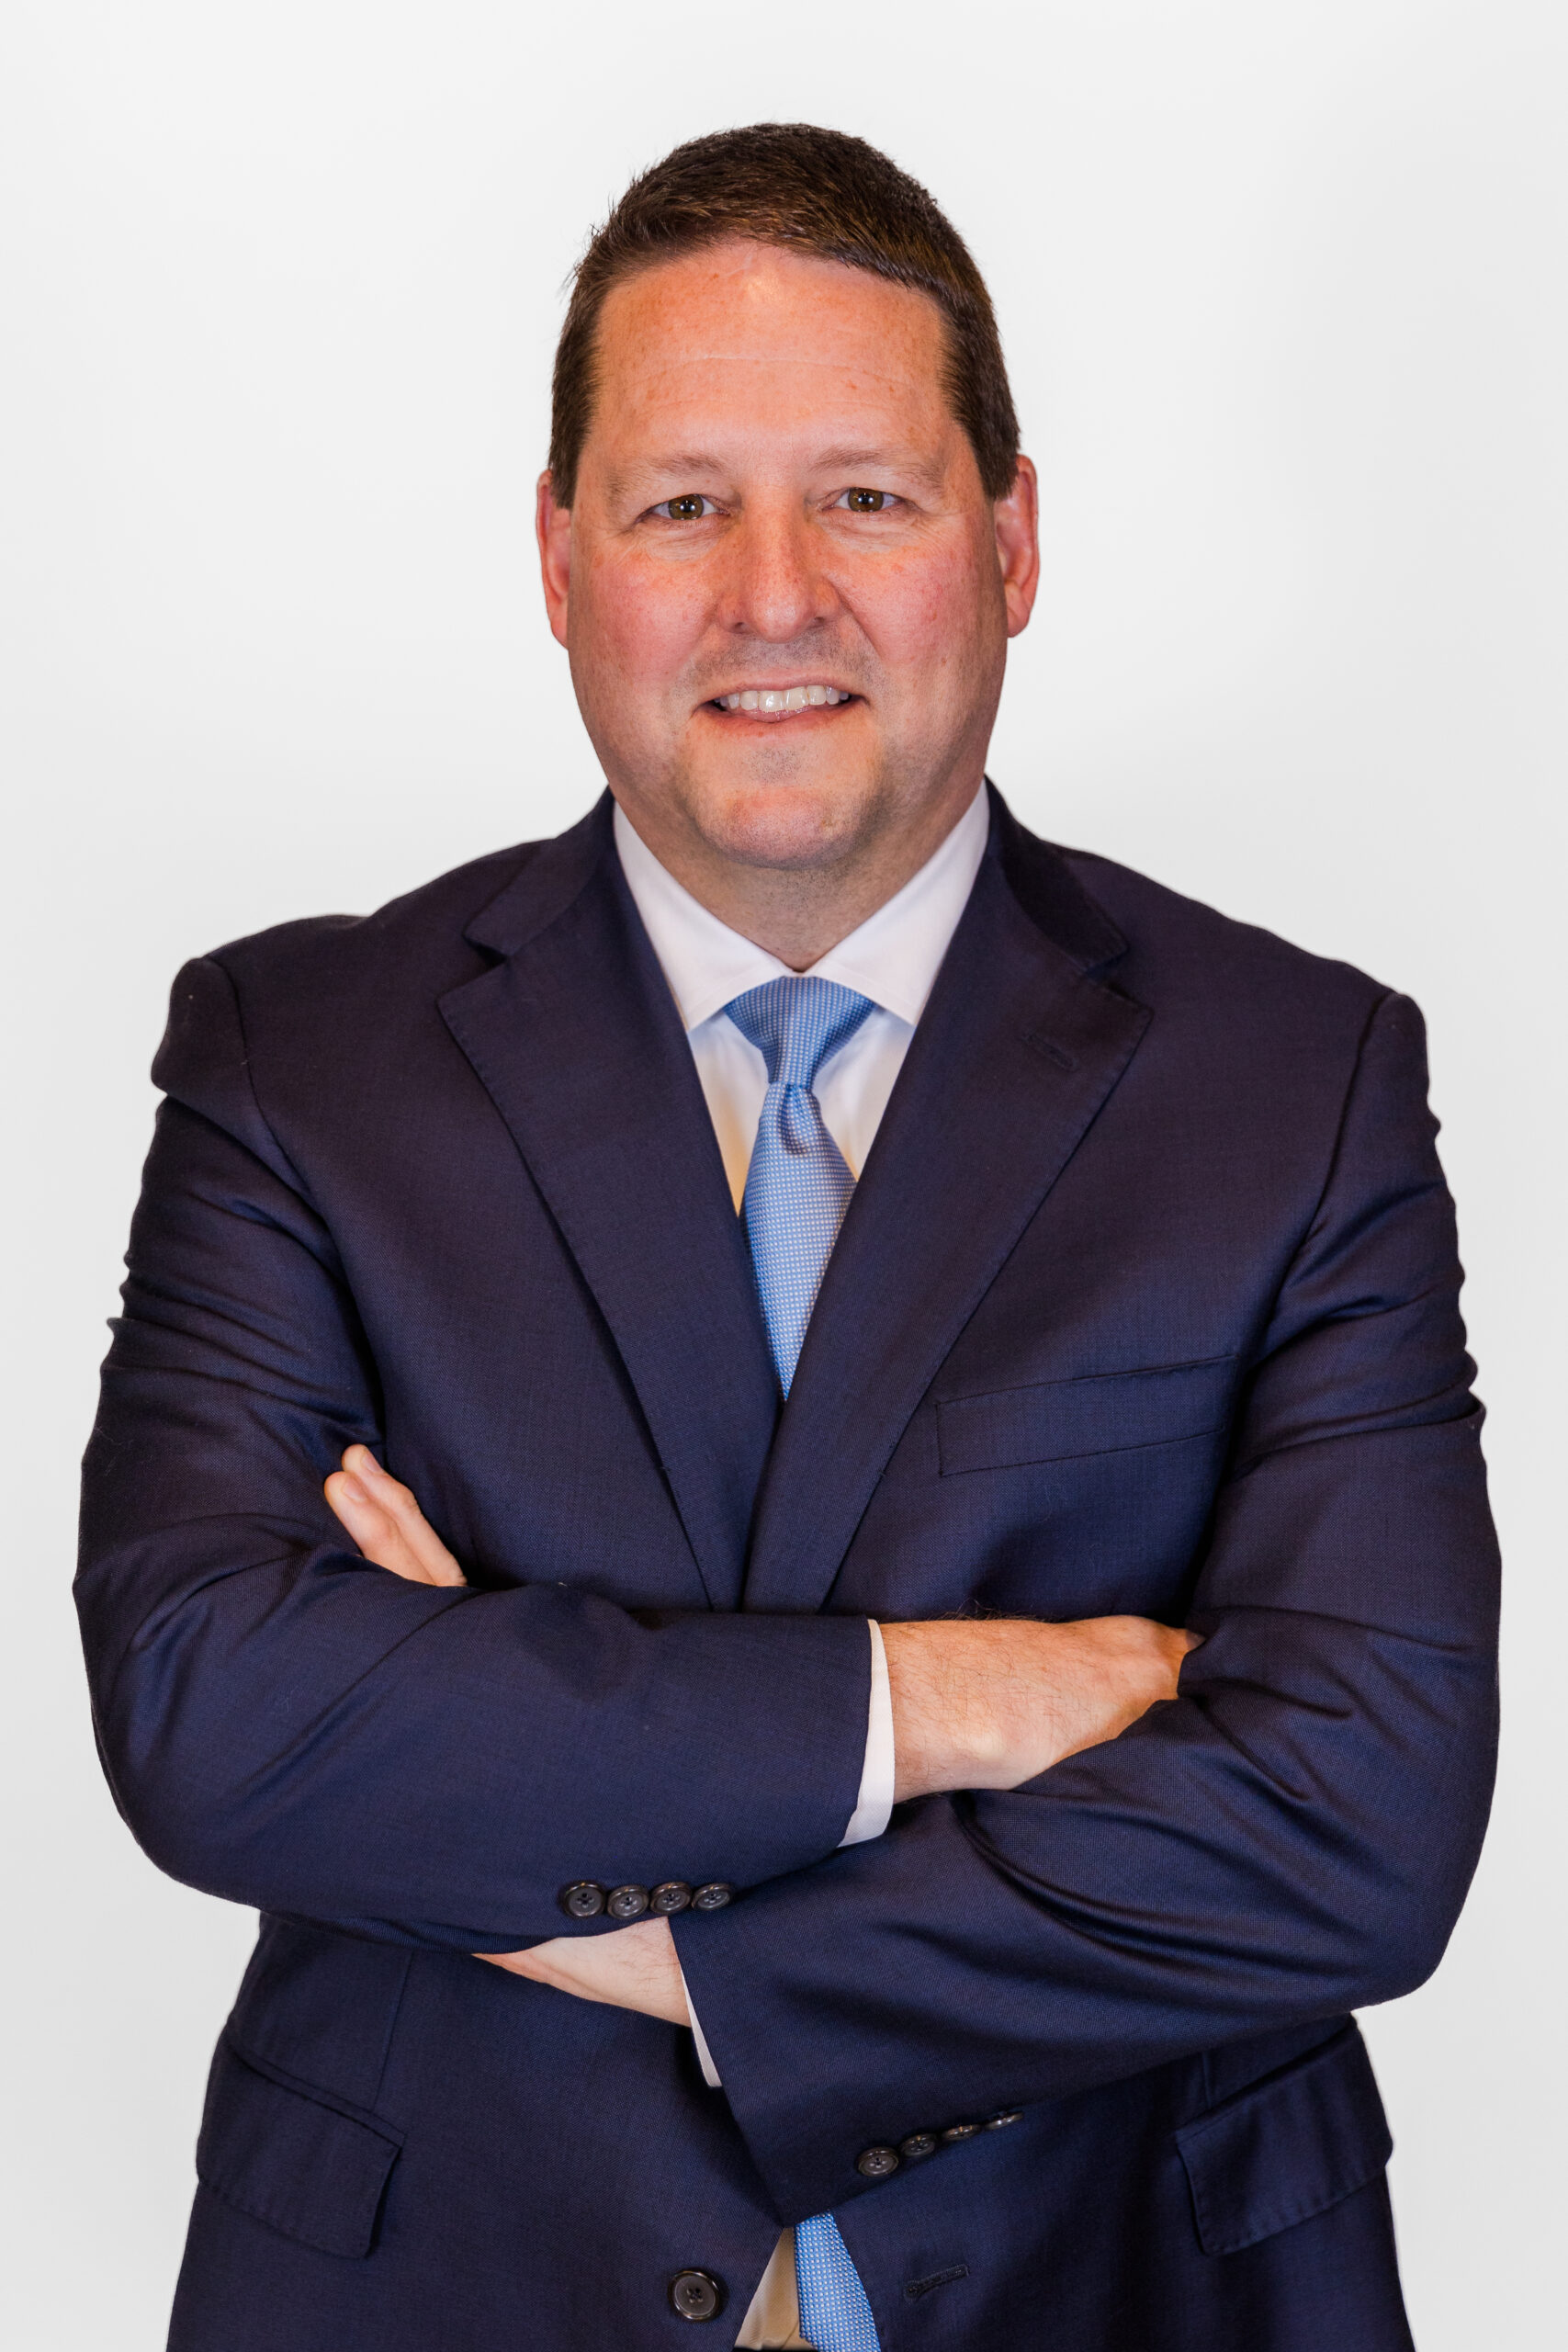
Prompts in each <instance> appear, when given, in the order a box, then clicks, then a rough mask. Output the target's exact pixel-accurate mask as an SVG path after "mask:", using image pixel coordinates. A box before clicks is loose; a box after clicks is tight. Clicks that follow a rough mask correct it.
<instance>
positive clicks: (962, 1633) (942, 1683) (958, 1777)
mask: <svg viewBox="0 0 1568 2352" xmlns="http://www.w3.org/2000/svg"><path fill="white" fill-rule="evenodd" d="M997 1630H998V1629H997V1628H996V1626H994V1625H982V1624H976V1623H975V1622H974V1621H973V1620H965V1619H953V1620H940V1619H939V1620H936V1621H934V1622H931V1623H914V1624H906V1625H885V1626H884V1627H883V1629H882V1639H883V1645H884V1649H885V1651H886V1658H887V1682H888V1692H889V1696H890V1699H891V1702H892V1709H893V1748H894V1756H895V1758H896V1761H897V1772H896V1777H895V1781H894V1799H895V1802H896V1803H899V1804H901V1803H903V1802H904V1800H905V1799H907V1798H908V1797H921V1796H932V1795H935V1794H937V1793H939V1792H942V1791H944V1790H948V1789H966V1788H984V1787H987V1786H989V1785H990V1784H991V1782H992V1781H993V1779H994V1777H995V1775H996V1773H997V1771H998V1768H999V1767H1000V1766H1001V1764H1002V1762H1003V1750H1004V1745H1005V1743H1004V1741H1003V1739H1002V1736H1001V1732H1000V1727H999V1724H998V1717H997V1713H996V1709H995V1706H994V1704H993V1702H992V1688H993V1675H992V1666H993V1664H994V1661H993V1659H992V1658H991V1657H990V1652H991V1651H992V1649H993V1648H994V1647H995V1639H994V1637H995V1634H996V1633H997ZM988 1637H989V1638H988Z"/></svg>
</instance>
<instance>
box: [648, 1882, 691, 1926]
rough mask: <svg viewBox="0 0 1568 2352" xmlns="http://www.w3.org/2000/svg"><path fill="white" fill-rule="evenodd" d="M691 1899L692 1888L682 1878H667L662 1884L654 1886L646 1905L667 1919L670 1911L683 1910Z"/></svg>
mask: <svg viewBox="0 0 1568 2352" xmlns="http://www.w3.org/2000/svg"><path fill="white" fill-rule="evenodd" d="M691 1899H692V1890H691V1888H690V1887H689V1886H688V1885H687V1884H686V1882H685V1880H684V1879H683V1878H667V1879H666V1880H665V1881H664V1883H663V1885H662V1886H656V1887H655V1888H654V1890H653V1893H652V1894H650V1895H649V1898H648V1907H649V1910H650V1911H654V1912H657V1913H658V1915H659V1917H660V1918H661V1919H667V1918H668V1917H670V1914H671V1912H672V1911H683V1910H684V1909H685V1907H686V1905H687V1904H688V1903H690V1901H691Z"/></svg>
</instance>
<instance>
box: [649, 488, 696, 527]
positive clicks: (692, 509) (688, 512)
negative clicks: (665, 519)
mask: <svg viewBox="0 0 1568 2352" xmlns="http://www.w3.org/2000/svg"><path fill="white" fill-rule="evenodd" d="M706 504H707V500H706V499H705V498H701V497H699V496H698V494H697V492H695V491H694V490H689V491H688V492H686V494H685V496H684V497H683V498H667V499H666V500H665V502H664V504H663V506H662V507H661V508H660V513H661V514H665V515H669V517H670V520H671V522H672V523H700V522H701V521H702V519H703V509H704V507H705V505H706Z"/></svg>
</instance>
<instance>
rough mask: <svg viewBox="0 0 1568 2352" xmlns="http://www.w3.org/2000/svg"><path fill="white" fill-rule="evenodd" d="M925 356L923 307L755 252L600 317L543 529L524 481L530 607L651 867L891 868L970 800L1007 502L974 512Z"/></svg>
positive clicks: (998, 657) (1019, 543) (1003, 567)
mask: <svg viewBox="0 0 1568 2352" xmlns="http://www.w3.org/2000/svg"><path fill="white" fill-rule="evenodd" d="M945 357H946V352H945V345H944V339H943V332H942V318H941V314H940V312H939V311H938V310H937V308H936V305H935V304H934V303H933V302H932V301H931V300H929V299H928V298H927V297H926V296H924V295H922V294H919V293H914V292H910V291H908V290H907V289H906V288H901V287H897V286H894V285H891V284H889V283H887V282H886V281H885V280H883V279H881V278H878V277H873V276H871V275H870V274H869V273H867V272H865V271H863V270H856V269H850V268H846V267H842V266H839V265H838V264H835V263H831V262H824V261H818V260H817V259H815V258H810V257H806V256H802V255H798V254H791V253H788V252H784V251H781V250H779V249H777V248H774V247H771V246H765V245H757V244H751V243H725V244H722V245H717V246H714V247H710V248H709V249H708V250H706V251H705V252H700V253H696V254H688V255H685V256H683V257H682V258H681V259H678V260H675V261H671V262H667V263H663V264H660V266H657V267H655V268H652V269H649V270H646V271H644V272H642V273H641V274H640V275H638V276H637V277H632V278H630V279H627V280H624V281H623V282H622V283H621V284H620V285H618V286H617V287H616V288H615V289H614V291H613V292H612V293H611V294H610V296H609V298H608V300H607V301H606V303H605V305H604V311H603V314H602V317H601V320H600V324H599V333H598V343H597V368H596V391H595V399H594V406H593V413H592V422H591V424H590V428H589V431H588V435H587V437H586V440H585V442H584V445H583V449H582V456H581V464H580V467H579V471H578V477H577V485H576V492H575V496H574V501H573V504H572V507H571V509H570V514H568V513H565V512H563V511H562V510H561V509H559V508H558V507H556V506H555V505H554V504H553V502H552V500H551V498H550V494H549V489H548V482H547V481H545V482H544V483H543V484H541V498H540V531H541V542H542V549H543V554H544V563H545V583H546V594H547V602H548V604H549V606H550V618H551V623H552V626H553V627H554V628H555V631H556V634H557V636H558V638H559V639H561V641H562V642H563V643H564V644H565V645H566V647H567V649H568V650H569V652H570V659H571V672H572V679H573V683H574V684H575V686H576V690H577V695H578V699H579V702H580V704H581V710H582V715H583V718H584V721H585V723H586V725H587V728H588V731H589V734H590V735H591V737H592V741H593V745H594V749H595V750H596V752H598V754H599V758H600V760H601V762H602V763H603V765H604V772H605V775H607V777H608V778H609V781H610V784H611V786H612V787H613V789H614V791H615V795H616V797H617V798H618V799H619V800H620V801H621V803H622V805H623V807H624V808H625V809H626V814H627V816H628V817H629V818H630V819H631V820H632V822H633V824H634V825H635V826H636V827H637V831H638V832H639V833H641V834H642V836H643V838H644V840H645V841H647V842H649V846H650V847H651V848H652V849H654V851H655V852H656V854H660V855H663V856H665V857H666V858H667V860H668V861H669V862H671V863H672V864H674V865H676V866H677V867H678V868H679V867H681V866H686V867H690V866H691V865H693V863H694V861H695V863H696V864H697V865H698V866H699V867H700V866H701V865H703V864H705V863H711V861H713V860H714V859H718V860H720V861H723V862H725V863H727V864H728V863H730V862H738V863H739V864H740V865H748V866H754V867H771V868H784V869H790V868H793V869H797V870H798V869H810V868H818V869H821V868H833V867H835V866H841V865H843V864H844V862H845V861H846V860H847V861H850V862H853V861H854V860H855V859H857V858H860V859H864V858H865V857H866V856H868V855H870V856H876V855H877V854H878V851H879V849H881V850H882V851H884V852H885V853H886V851H887V850H888V849H889V848H891V849H892V850H893V851H895V852H897V849H898V848H899V847H900V846H904V845H907V848H908V854H907V855H903V856H899V857H898V859H897V863H898V865H900V866H902V865H909V870H910V871H913V870H914V864H918V863H919V862H920V860H921V858H923V856H924V855H926V854H930V850H931V849H932V848H934V847H935V846H936V844H937V842H940V841H941V839H942V835H943V834H944V833H945V832H946V831H947V830H948V828H949V827H950V826H951V825H952V824H953V822H954V821H955V820H956V819H957V817H958V816H959V815H960V814H961V813H962V811H963V809H964V808H965V807H966V806H967V804H968V802H969V800H970V799H971V798H972V797H973V795H974V793H975V790H976V786H978V783H979V780H980V776H981V774H982V772H983V767H984V762H985V756H986V747H987V742H988V741H989V737H990V731H991V725H992V721H993V718H994V717H995V714H996V707H997V700H998V695H999V694H1000V691H1001V683H1002V673H1003V668H1004V663H1005V659H1006V647H1007V640H1008V638H1009V637H1010V635H1012V634H1014V633H1015V632H1016V631H1017V630H1018V629H1021V628H1022V627H1023V625H1024V623H1025V621H1026V620H1027V618H1028V616H1029V608H1030V605H1031V603H1032V595H1033V587H1034V579H1035V568H1036V567H1035V555H1034V530H1033V482H1032V473H1031V471H1030V469H1029V468H1028V465H1027V461H1025V463H1024V465H1023V467H1022V469H1021V475H1020V480H1019V482H1018V484H1017V485H1016V486H1015V488H1014V491H1013V492H1011V493H1010V496H1009V497H1008V498H1007V499H1004V500H1002V501H1000V502H997V501H993V500H991V499H990V498H988V497H987V494H986V492H985V489H984V487H983V485H982V483H981V481H980V477H979V472H978V469H977V468H976V461H975V456H974V452H973V450H972V448H971V447H970V445H969V441H968V438H967V436H966V435H965V434H964V430H963V428H962V427H961V426H960V425H959V424H958V423H957V422H956V420H955V419H954V417H953V413H952V410H951V406H950V401H949V396H948V392H947V389H946V386H945V383H944V363H945ZM911 859H912V860H913V864H911V863H910V860H911Z"/></svg>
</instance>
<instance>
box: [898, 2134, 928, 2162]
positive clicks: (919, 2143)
mask: <svg viewBox="0 0 1568 2352" xmlns="http://www.w3.org/2000/svg"><path fill="white" fill-rule="evenodd" d="M936 2151H937V2136H936V2133H935V2132H934V2131H911V2132H910V2134H909V2136H908V2139H907V2140H900V2141H899V2143H898V2154H900V2155H901V2156H902V2157H903V2159H904V2161H905V2163H906V2164H911V2165H912V2164H914V2163H916V2162H917V2161H918V2160H919V2158H920V2157H921V2156H934V2155H935V2154H936Z"/></svg>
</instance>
